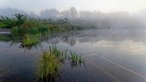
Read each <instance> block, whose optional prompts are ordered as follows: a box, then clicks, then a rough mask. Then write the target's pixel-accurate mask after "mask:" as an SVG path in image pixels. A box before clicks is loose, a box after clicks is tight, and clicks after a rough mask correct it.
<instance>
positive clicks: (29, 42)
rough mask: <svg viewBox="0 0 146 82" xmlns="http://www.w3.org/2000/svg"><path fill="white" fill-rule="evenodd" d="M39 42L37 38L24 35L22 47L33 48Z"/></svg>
mask: <svg viewBox="0 0 146 82" xmlns="http://www.w3.org/2000/svg"><path fill="white" fill-rule="evenodd" d="M39 42H40V41H39V39H38V38H37V37H35V36H33V35H29V34H25V35H24V37H23V40H22V45H23V46H33V45H36V44H38V43H39Z"/></svg>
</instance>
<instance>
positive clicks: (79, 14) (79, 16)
mask: <svg viewBox="0 0 146 82" xmlns="http://www.w3.org/2000/svg"><path fill="white" fill-rule="evenodd" d="M16 13H21V14H24V15H26V16H28V17H31V18H39V19H51V20H59V19H67V21H69V22H70V23H71V24H73V25H77V26H80V27H82V28H97V29H145V27H146V23H145V22H146V12H145V11H143V12H139V13H133V14H130V13H128V12H111V13H103V12H100V11H78V10H77V9H76V8H74V7H71V8H70V9H68V10H65V11H58V10H56V9H46V10H42V11H41V12H39V13H34V12H30V13H28V12H25V11H23V10H19V9H12V8H3V9H0V16H8V17H13V16H14V14H16Z"/></svg>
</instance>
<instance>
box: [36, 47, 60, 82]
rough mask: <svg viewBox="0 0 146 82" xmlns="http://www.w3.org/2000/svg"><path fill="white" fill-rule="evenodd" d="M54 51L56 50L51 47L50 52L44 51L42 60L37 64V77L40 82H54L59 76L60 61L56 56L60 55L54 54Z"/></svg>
mask: <svg viewBox="0 0 146 82" xmlns="http://www.w3.org/2000/svg"><path fill="white" fill-rule="evenodd" d="M53 50H54V48H51V47H50V49H49V51H44V52H43V53H42V57H41V60H40V61H39V63H38V64H37V69H36V77H37V79H38V81H39V82H40V80H43V81H44V80H45V81H46V82H47V81H52V80H54V78H55V77H57V76H58V75H59V71H60V61H59V59H58V57H57V55H56V54H58V53H56V52H54V51H53ZM55 50H57V49H55ZM57 51H59V50H57ZM59 52H60V51H59Z"/></svg>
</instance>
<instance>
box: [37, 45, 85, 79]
mask: <svg viewBox="0 0 146 82" xmlns="http://www.w3.org/2000/svg"><path fill="white" fill-rule="evenodd" d="M67 56H68V57H67ZM68 58H69V60H68ZM64 61H69V62H70V64H71V66H72V67H75V66H78V65H81V64H82V63H84V61H85V60H84V59H83V58H82V57H81V56H79V55H78V54H76V53H75V52H73V53H72V52H71V53H70V54H67V51H66V50H64V51H61V50H59V49H58V48H57V47H56V46H50V47H49V49H48V50H47V51H43V53H42V56H41V59H40V61H39V62H38V63H37V68H36V78H37V81H38V82H54V81H55V78H56V77H58V76H59V74H60V70H61V66H62V65H63V63H64Z"/></svg>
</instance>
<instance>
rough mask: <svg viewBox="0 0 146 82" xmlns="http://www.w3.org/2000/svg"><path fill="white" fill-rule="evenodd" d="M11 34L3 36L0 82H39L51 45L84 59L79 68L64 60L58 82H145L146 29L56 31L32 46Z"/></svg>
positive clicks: (0, 52)
mask: <svg viewBox="0 0 146 82" xmlns="http://www.w3.org/2000/svg"><path fill="white" fill-rule="evenodd" d="M9 36H10V35H9V34H8V35H6V34H4V35H1V36H0V37H1V38H2V40H0V82H36V78H35V71H36V64H37V62H38V60H39V59H40V57H41V55H40V54H41V53H42V50H43V49H48V47H49V46H51V45H56V47H57V48H59V49H60V50H65V49H69V50H71V51H75V52H77V53H78V54H80V55H81V56H82V57H83V58H85V65H81V66H77V67H72V66H71V65H70V63H68V62H65V63H64V64H63V65H62V67H61V71H60V74H59V77H56V79H55V82H146V63H145V60H146V29H110V30H106V29H104V30H84V31H75V32H66V33H54V34H50V35H49V36H47V37H45V38H41V41H40V43H38V44H37V45H35V46H31V47H30V46H29V47H24V46H22V43H21V42H20V41H14V40H13V39H7V38H8V37H9ZM5 37H6V38H5Z"/></svg>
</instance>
